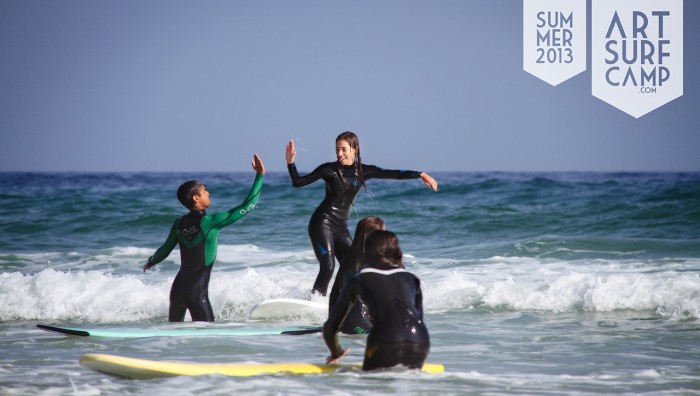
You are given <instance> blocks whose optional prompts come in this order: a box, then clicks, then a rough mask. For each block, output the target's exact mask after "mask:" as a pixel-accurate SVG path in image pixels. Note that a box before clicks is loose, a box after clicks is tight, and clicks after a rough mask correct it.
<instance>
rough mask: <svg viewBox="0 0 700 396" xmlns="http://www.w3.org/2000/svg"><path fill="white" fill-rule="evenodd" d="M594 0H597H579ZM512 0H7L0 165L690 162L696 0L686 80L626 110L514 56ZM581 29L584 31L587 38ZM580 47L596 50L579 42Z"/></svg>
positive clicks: (689, 3) (31, 168) (524, 168)
mask: <svg viewBox="0 0 700 396" xmlns="http://www.w3.org/2000/svg"><path fill="white" fill-rule="evenodd" d="M589 9H590V1H589ZM522 13H523V4H522V1H520V0H451V1H449V0H430V1H428V0H423V1H415V0H406V1H404V0H390V1H368V0H359V1H352V2H341V1H334V0H330V1H327V0H314V1H311V0H299V1H286V0H285V1H281V0H280V1H271V0H261V1H238V0H226V1H212V0H207V1H182V0H148V1H136V0H101V1H94V0H60V1H43V0H42V1H36V0H0V141H1V143H0V172H3V171H4V172H7V171H23V172H24V171H27V172H47V171H48V172H70V171H76V172H84V171H96V172H112V171H115V172H121V171H124V172H140V171H153V172H163V171H166V172H167V171H177V172H182V171H194V172H200V171H201V172H208V171H213V172H228V171H246V170H249V169H250V161H251V158H252V155H253V153H258V154H259V155H260V156H261V157H262V159H263V161H264V163H265V165H266V168H267V170H269V171H284V170H285V169H286V167H285V164H286V162H285V158H284V150H285V144H286V143H287V142H288V141H289V140H290V139H294V141H295V143H296V148H297V152H298V154H297V165H298V167H299V169H300V171H302V172H303V171H310V170H312V169H313V168H315V167H316V166H317V165H319V164H320V163H323V162H328V161H333V160H335V152H334V149H335V137H336V136H337V135H338V134H339V133H341V132H343V131H346V130H351V131H354V132H355V133H357V135H358V136H359V138H360V142H361V150H362V159H363V162H365V163H368V164H374V165H378V166H382V167H384V168H389V169H415V170H421V171H430V172H441V171H467V172H482V171H517V172H539V171H614V172H618V171H622V172H634V171H664V172H665V171H700V155H699V154H698V151H700V126H699V125H698V124H699V122H698V119H699V118H698V112H699V111H700V93H699V92H698V91H699V90H698V88H700V81H699V78H700V72H698V71H697V70H698V67H697V65H698V64H700V59H699V58H700V51H698V50H697V40H698V39H700V24H698V23H697V20H698V19H699V18H700V1H696V0H686V1H685V2H684V42H685V50H684V61H685V63H684V69H685V72H684V95H683V96H681V97H680V98H677V99H675V100H673V101H671V102H670V103H668V104H666V105H664V106H662V107H660V108H658V109H656V110H654V111H652V112H650V113H648V114H646V115H644V116H642V117H640V118H634V117H632V116H630V115H628V114H626V113H625V112H623V111H620V110H619V109H617V108H615V107H613V106H611V105H609V104H607V103H605V102H603V101H602V100H600V99H598V98H595V97H593V96H592V95H591V72H590V64H589V67H588V69H587V70H586V71H585V72H583V73H581V74H578V75H577V76H575V77H573V78H571V79H569V80H568V81H565V82H563V83H561V84H560V85H558V86H556V87H553V86H551V85H549V84H547V83H545V82H543V81H542V80H540V79H538V78H536V77H534V76H532V75H531V74H529V73H527V72H525V71H523V60H522V59H523V48H522V46H523V37H522V34H523V20H522V19H523V15H522ZM589 45H590V43H589ZM589 63H590V60H589Z"/></svg>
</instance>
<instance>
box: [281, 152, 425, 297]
mask: <svg viewBox="0 0 700 396" xmlns="http://www.w3.org/2000/svg"><path fill="white" fill-rule="evenodd" d="M287 169H288V170H289V176H290V177H291V179H292V186H294V187H302V186H306V185H309V184H311V183H313V182H315V181H316V180H319V179H323V181H325V182H326V195H325V197H324V198H323V201H321V204H320V205H318V207H317V208H316V211H314V213H313V215H311V220H310V221H309V238H310V239H311V246H312V247H313V249H314V253H315V254H316V259H317V260H318V262H319V264H320V270H319V273H318V276H317V277H316V281H315V282H314V287H313V290H315V291H318V292H319V293H321V294H322V295H324V296H325V295H326V291H327V290H328V284H329V283H330V281H331V278H332V277H333V270H334V268H335V259H336V258H337V259H338V261H342V260H343V258H344V257H345V255H346V254H347V252H348V250H349V249H350V245H351V244H352V237H351V236H350V232H349V231H348V218H349V217H350V208H351V207H352V203H353V201H354V199H355V197H356V196H357V193H358V192H359V191H360V188H362V186H361V185H360V184H361V183H360V180H359V178H358V176H357V174H356V172H355V166H354V165H349V166H343V165H340V164H339V163H338V162H327V163H325V164H322V165H320V166H319V167H318V168H316V169H315V170H314V171H313V172H311V173H309V174H308V175H306V176H299V172H298V171H297V168H296V165H295V164H288V165H287ZM362 172H363V175H364V179H365V180H369V179H418V178H419V177H420V172H416V171H401V170H386V169H382V168H379V167H376V166H374V165H362ZM341 175H342V176H341Z"/></svg>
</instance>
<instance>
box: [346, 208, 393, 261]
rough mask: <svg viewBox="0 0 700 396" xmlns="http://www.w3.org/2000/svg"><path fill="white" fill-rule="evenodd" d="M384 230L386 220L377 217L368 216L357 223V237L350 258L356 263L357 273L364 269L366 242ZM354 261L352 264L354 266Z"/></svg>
mask: <svg viewBox="0 0 700 396" xmlns="http://www.w3.org/2000/svg"><path fill="white" fill-rule="evenodd" d="M383 229H384V220H382V219H380V218H379V217H377V216H368V217H365V218H363V219H362V220H360V221H358V222H357V228H356V229H355V237H354V238H353V239H352V245H350V251H349V252H348V258H350V260H352V261H354V265H355V272H359V271H360V269H362V262H363V255H364V253H365V242H366V241H367V237H369V236H370V235H371V234H372V233H373V232H375V231H378V230H383ZM352 261H351V262H350V263H351V264H352Z"/></svg>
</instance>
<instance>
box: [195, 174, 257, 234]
mask: <svg viewBox="0 0 700 396" xmlns="http://www.w3.org/2000/svg"><path fill="white" fill-rule="evenodd" d="M264 178H265V175H263V174H256V175H255V181H253V187H251V189H250V192H249V193H248V196H247V197H245V199H244V200H243V203H241V204H240V205H238V206H236V207H234V208H231V209H229V210H227V211H226V212H220V213H216V214H214V215H212V217H211V227H210V228H209V229H214V228H223V227H226V226H227V225H230V224H233V223H235V222H236V221H238V220H240V219H241V218H242V217H243V216H245V215H247V214H248V213H250V212H252V211H253V210H254V209H255V205H256V204H257V203H258V198H260V193H261V192H262V186H263V179H264Z"/></svg>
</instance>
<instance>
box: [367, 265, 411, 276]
mask: <svg viewBox="0 0 700 396" xmlns="http://www.w3.org/2000/svg"><path fill="white" fill-rule="evenodd" d="M370 272H371V273H374V274H380V275H393V274H397V273H399V272H408V271H407V270H406V268H393V269H379V268H372V267H367V268H363V269H362V270H360V273H361V274H366V273H370Z"/></svg>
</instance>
